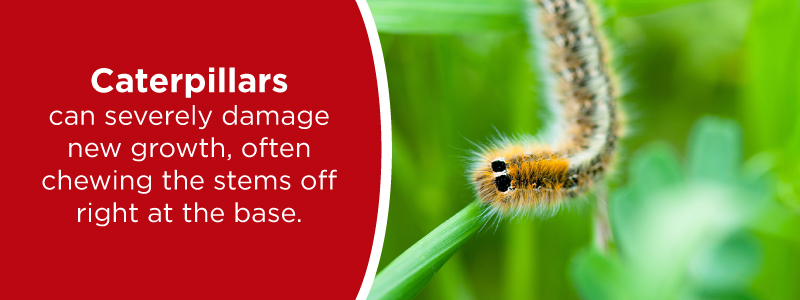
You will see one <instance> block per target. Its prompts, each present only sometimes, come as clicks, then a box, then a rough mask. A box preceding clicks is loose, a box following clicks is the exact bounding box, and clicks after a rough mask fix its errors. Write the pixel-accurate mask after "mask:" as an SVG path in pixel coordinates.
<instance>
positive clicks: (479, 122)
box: [368, 0, 800, 299]
mask: <svg viewBox="0 0 800 300" xmlns="http://www.w3.org/2000/svg"><path fill="white" fill-rule="evenodd" d="M368 3H369V6H370V9H371V11H372V13H373V16H374V18H375V22H376V24H377V26H378V30H379V31H380V33H381V34H380V37H381V46H382V48H383V53H384V57H385V60H386V70H387V75H388V80H389V90H390V98H391V110H392V127H393V140H392V142H393V172H392V189H391V204H390V208H389V220H388V225H387V230H386V238H385V243H384V247H383V254H382V256H381V263H380V266H379V271H380V270H381V269H382V268H384V267H385V266H386V265H387V264H388V263H389V262H391V261H392V260H393V259H394V258H396V257H397V256H398V255H400V254H401V253H402V252H403V251H404V250H405V249H406V248H408V247H409V246H411V245H412V244H413V243H414V242H416V241H417V240H418V239H420V238H421V237H423V236H424V235H425V234H427V233H428V232H430V231H431V230H432V229H434V228H435V227H436V226H437V225H438V224H440V223H442V222H443V221H445V220H446V219H447V218H449V217H450V216H452V215H453V214H455V213H456V212H458V211H459V210H461V209H462V208H463V207H464V206H465V205H467V204H468V203H469V202H470V201H473V200H474V196H473V193H472V191H471V188H470V187H469V185H468V182H467V180H466V177H465V175H464V171H465V168H466V164H465V163H464V161H463V159H464V157H465V156H467V155H468V153H467V150H469V149H472V148H473V146H472V145H471V144H470V143H469V142H468V141H467V139H469V140H473V141H485V140H486V138H487V137H490V136H492V135H493V134H494V133H495V131H494V127H496V128H497V130H499V131H500V132H503V133H507V134H511V133H532V134H535V133H537V132H538V130H539V129H540V128H541V125H542V124H541V122H540V120H539V119H540V118H539V117H540V116H542V114H544V113H545V112H543V110H542V109H541V107H542V105H541V101H540V98H539V95H540V94H541V87H540V86H539V85H538V83H537V82H538V81H537V80H538V79H537V76H539V74H538V73H539V71H538V70H539V68H540V67H539V66H538V65H536V64H537V63H538V58H537V56H536V54H535V53H534V49H533V48H532V47H531V43H530V40H531V38H532V35H533V34H535V33H532V32H531V31H530V30H529V28H528V26H529V25H528V24H527V22H528V21H527V18H526V14H527V13H528V9H529V8H530V6H531V5H532V4H530V3H527V2H525V1H517V0H465V1H457V0H446V1H442V0H429V1H422V0H416V1H395V0H371V1H368ZM600 6H601V7H602V9H603V12H604V14H605V18H606V21H605V23H604V29H605V30H606V32H607V36H608V37H609V38H610V40H611V41H612V44H613V49H614V54H615V55H614V59H615V64H616V69H617V70H618V73H619V75H620V77H621V79H622V81H623V82H624V85H625V88H626V90H627V93H626V94H625V96H624V97H623V99H622V101H621V102H622V103H624V105H625V107H626V112H627V115H628V117H629V119H630V127H631V129H632V132H631V134H630V135H629V136H628V138H627V139H626V140H625V141H624V143H623V146H624V153H623V156H622V157H623V160H622V161H623V164H622V165H621V166H619V168H618V170H617V172H616V173H615V174H614V176H613V179H612V183H611V185H612V197H611V201H615V200H616V199H618V198H619V199H628V198H630V199H640V200H641V201H651V202H652V203H660V202H658V201H663V202H664V203H665V205H666V206H664V207H661V206H658V205H656V206H657V207H659V208H658V210H657V211H659V212H660V211H672V212H673V215H674V218H673V219H669V218H662V217H663V216H664V214H661V213H655V214H654V217H653V218H646V219H644V220H643V218H639V220H638V221H637V220H634V221H630V220H628V219H624V218H623V219H624V220H618V219H617V218H622V217H619V216H620V215H619V214H615V213H614V212H613V211H612V216H611V218H612V220H611V222H612V224H613V225H614V227H615V234H618V235H620V234H628V235H629V236H631V237H632V238H630V239H631V240H635V239H636V238H635V237H639V239H638V240H636V242H630V243H629V244H626V245H620V247H619V248H618V249H615V250H614V251H612V253H611V254H607V255H603V254H599V253H594V252H592V250H591V247H589V245H590V244H591V238H592V219H591V217H592V207H591V205H586V206H584V207H579V208H575V209H569V210H564V211H561V212H560V213H559V214H558V215H557V216H556V217H554V218H550V219H546V220H514V221H511V222H504V223H502V224H501V225H500V226H499V227H498V228H497V229H496V230H495V229H494V228H492V229H484V230H483V231H481V232H480V233H479V234H478V236H476V237H475V238H473V239H472V240H470V241H469V242H468V243H467V244H466V245H465V246H464V247H463V248H462V249H461V250H460V251H459V252H458V253H457V254H456V255H455V256H454V257H453V258H452V259H451V260H450V261H449V262H447V264H445V265H444V267H443V268H442V269H441V270H440V272H439V273H437V274H436V276H435V277H434V278H433V279H432V280H431V282H430V283H429V284H428V286H426V287H425V289H423V290H422V292H421V293H420V294H419V295H418V296H417V299H580V298H583V299H619V297H618V295H619V294H614V293H615V292H608V293H606V292H604V290H603V289H602V288H601V289H600V290H598V289H596V286H598V285H599V286H601V287H602V286H604V287H613V288H615V289H621V290H629V289H631V288H632V287H631V286H638V287H639V288H641V287H642V286H647V283H642V282H640V281H636V280H630V278H629V279H627V280H608V281H603V280H604V279H608V278H610V277H614V275H613V274H623V273H624V274H625V275H624V276H622V275H621V276H622V277H625V276H627V277H638V276H644V277H648V276H651V277H652V278H651V281H658V279H659V278H661V277H659V276H663V274H661V275H659V274H658V273H659V271H663V270H662V269H659V268H658V267H655V266H658V265H659V264H664V263H665V261H666V258H665V256H663V255H662V256H659V254H658V253H649V252H647V251H655V250H653V249H656V248H654V247H655V246H653V245H657V244H658V243H661V244H663V245H662V246H663V247H666V248H669V247H671V246H674V247H679V245H676V244H675V243H678V244H680V243H683V242H686V243H693V244H691V245H689V244H687V245H686V247H685V249H688V250H686V251H687V252H686V253H687V254H686V255H685V257H683V256H681V257H682V258H681V259H678V260H677V262H674V261H670V262H671V263H670V264H669V266H665V267H664V268H674V269H676V270H677V271H675V273H676V274H678V276H679V277H680V280H677V281H676V282H679V283H678V284H675V285H673V286H672V287H673V289H674V290H675V291H671V292H670V293H667V292H665V293H662V294H661V297H663V298H664V299H675V298H682V299H695V298H704V299H749V298H755V299H800V200H798V199H799V198H798V197H800V155H798V154H799V153H800V2H799V1H798V0H716V1H692V0H656V1H645V0H608V1H605V2H604V3H600ZM704 115H715V116H720V117H723V118H726V119H732V120H733V121H720V120H716V119H715V120H716V121H709V122H710V123H713V124H712V125H709V126H707V127H708V128H711V129H708V130H705V131H704V130H702V129H701V130H696V131H699V132H712V133H708V134H707V135H704V134H705V133H698V135H697V136H701V137H702V136H708V137H709V138H697V137H696V138H695V141H696V142H695V144H697V145H704V146H703V147H704V148H703V149H704V150H697V151H695V152H694V153H690V152H689V151H688V150H687V149H689V148H692V147H694V146H690V145H688V144H687V143H688V141H690V140H691V139H690V132H692V130H691V128H692V126H693V124H695V123H696V121H697V120H698V119H700V118H701V117H702V116H704ZM709 122H707V123H709ZM714 124H716V125H714ZM719 124H723V125H719ZM715 126H716V127H715ZM717 127H719V128H722V129H719V130H717V131H718V134H717V136H722V137H727V136H733V138H730V139H726V138H721V139H720V140H721V142H719V143H708V142H706V143H705V144H703V142H702V141H706V140H712V141H713V140H715V138H714V137H715V135H714V133H713V132H715V131H714V130H715V129H714V128H717ZM653 143H656V144H655V146H654V145H653ZM697 147H700V146H697ZM715 147H716V148H715ZM641 148H646V149H649V150H641ZM663 153H668V154H663ZM725 153H733V154H731V155H732V156H731V157H734V158H736V159H735V160H736V161H735V162H732V163H734V164H735V165H736V166H737V167H736V169H735V170H732V169H727V167H720V165H716V166H715V165H713V164H711V165H702V163H698V161H700V162H705V161H706V159H697V157H700V158H708V159H710V160H714V159H715V158H717V157H719V156H720V155H721V156H725ZM736 153H738V154H736ZM662 154H663V155H662ZM631 157H640V159H639V161H641V162H642V163H641V164H640V165H638V166H634V164H636V163H631V161H636V159H629V158H631ZM659 157H667V158H666V159H665V160H667V161H671V160H675V161H676V162H674V163H666V164H664V165H666V166H667V167H664V168H665V169H667V170H670V168H671V167H670V166H673V165H676V166H688V167H680V168H682V169H679V170H678V171H677V172H678V173H681V172H685V173H687V174H688V175H687V176H685V178H686V179H685V184H682V185H681V187H678V188H671V189H669V190H668V191H667V192H665V193H662V194H665V195H668V196H664V195H661V194H659V195H650V194H647V195H642V194H636V193H629V191H631V190H637V189H638V188H637V187H641V186H642V183H641V182H639V183H637V182H636V179H637V178H648V176H650V175H652V174H662V173H658V172H657V171H652V170H651V169H648V168H644V167H642V166H650V162H652V161H660V160H659ZM726 157H727V156H726ZM693 159H694V162H692V160H693ZM687 161H688V165H687V163H684V162H687ZM656 165H658V163H656ZM722 165H724V164H722ZM739 165H741V167H738V166H739ZM693 166H694V167H693ZM698 166H700V167H698ZM726 166H727V165H726ZM637 168H638V169H637ZM697 168H703V169H704V170H705V171H707V172H711V173H724V174H728V173H731V174H733V173H735V174H736V175H731V176H733V177H736V178H737V179H736V180H726V181H722V180H721V181H719V182H716V183H714V184H711V183H708V184H706V181H703V180H702V179H698V178H700V177H702V176H699V177H698V176H694V175H692V174H694V173H697V172H695V171H693V169H697ZM715 168H718V170H717V169H715ZM629 169H630V170H631V172H637V171H636V170H642V171H639V172H641V173H640V174H637V175H636V176H631V174H630V172H629V171H628V170H629ZM739 169H742V170H743V171H741V174H739V173H740V172H739V171H738V170H739ZM664 172H665V173H664V174H669V171H664ZM700 173H703V172H702V171H701V172H700ZM652 176H656V177H659V176H661V175H652ZM665 176H666V175H665ZM661 177H663V176H661ZM661 177H659V178H661ZM740 177H741V178H745V177H747V178H751V177H752V178H757V179H753V180H751V181H752V182H756V181H757V182H759V183H758V184H753V186H756V185H757V186H758V187H752V188H750V184H749V183H743V182H745V181H746V180H744V179H742V180H739V178H740ZM659 180H661V179H659ZM681 180H684V179H681ZM751 181H748V182H751ZM681 182H684V181H681ZM715 184H716V185H718V186H719V187H720V188H719V189H714V191H721V192H714V191H712V192H710V193H711V195H712V196H703V195H706V192H703V191H701V192H697V191H696V189H693V188H691V187H690V186H696V185H700V186H703V188H701V189H707V187H708V186H712V185H715ZM742 186H744V189H746V190H748V191H755V192H752V193H750V192H747V191H745V192H740V191H739V189H740V188H742ZM727 194H735V195H737V197H738V198H744V199H743V200H742V201H744V202H746V203H750V202H758V201H757V200H758V199H755V198H759V199H760V198H766V199H767V200H766V201H768V202H769V203H768V204H769V205H758V208H754V207H751V206H747V205H745V206H744V208H742V207H740V206H738V204H736V203H738V202H735V201H738V200H733V199H732V198H733V197H725V196H724V195H727ZM751 194H752V195H757V196H750V198H748V197H745V196H741V195H751ZM630 195H637V196H635V197H634V196H630ZM669 195H671V196H669ZM721 195H722V196H721ZM626 197H627V198H626ZM670 197H672V198H670ZM651 198H652V199H656V200H646V199H651ZM695 198H697V199H701V200H697V201H694V202H692V201H690V202H686V203H689V204H691V205H689V206H680V205H683V204H681V203H684V202H685V201H684V200H685V199H695ZM738 198H737V199H738ZM658 199H675V201H672V200H658ZM708 199H717V200H718V199H721V200H719V201H721V202H719V203H717V202H713V201H712V202H709V203H711V204H708V203H706V202H708V201H711V200H708ZM640 200H636V201H640ZM717 200H714V201H717ZM626 201H629V202H630V201H634V200H619V202H620V203H626ZM686 201H689V200H686ZM704 201H706V202H704ZM726 201H731V202H730V203H729V202H726ZM651 202H648V203H651ZM673 202H674V203H673ZM675 203H677V204H675ZM698 203H699V204H698ZM704 203H706V204H708V205H705V206H704V205H700V204H704ZM731 203H733V204H731ZM684 204H685V203H684ZM695 204H697V205H695ZM734 204H735V205H734ZM613 205H614V204H613V203H612V210H613V209H614V207H613ZM670 205H671V206H670ZM692 205H695V206H697V207H699V210H700V213H699V214H692V213H675V212H676V211H677V212H681V211H682V210H681V209H684V208H685V207H694V206H692ZM726 205H731V207H736V208H735V209H733V208H732V209H731V210H725V209H724V207H726ZM748 205H750V204H748ZM621 207H622V208H618V209H620V210H622V211H636V210H635V209H633V208H628V207H627V206H621ZM765 207H766V208H765ZM696 210H697V208H695V210H688V211H689V212H697V211H696ZM741 210H744V211H752V212H754V213H753V214H754V216H752V217H748V218H744V217H742V218H738V217H737V218H733V217H730V216H731V215H736V214H735V213H733V212H735V211H741ZM644 211H649V213H653V212H652V210H644ZM727 211H731V213H726V212H727ZM703 213H714V215H704V214H703ZM642 214H644V215H647V213H645V212H643V213H642ZM714 216H722V217H720V218H721V220H724V222H727V223H725V224H726V226H727V227H725V228H729V229H730V230H728V229H726V230H722V231H720V230H712V231H704V230H703V229H704V228H710V227H713V226H710V225H703V224H705V223H702V222H701V223H702V224H700V223H698V224H694V223H691V224H689V225H687V226H688V227H686V226H684V227H681V226H673V225H675V224H683V223H681V222H684V221H686V220H688V219H692V220H695V219H704V218H712V219H713V218H714ZM737 216H738V215H737ZM654 219H658V220H656V221H653V220H654ZM704 220H705V219H704ZM625 222H628V223H625ZM659 222H660V223H659ZM721 222H722V221H721ZM684 223H686V222H684ZM659 224H661V225H659ZM715 224H716V223H715ZM623 225H626V226H631V227H636V228H656V227H652V226H662V227H657V228H659V229H658V230H656V229H654V230H653V231H654V232H645V233H646V234H645V235H647V233H651V234H656V233H655V232H656V231H658V232H660V233H659V234H658V235H657V236H656V239H655V240H657V243H656V242H652V241H650V240H652V236H649V237H648V238H641V236H643V234H642V233H641V232H639V233H625V232H619V227H620V226H623ZM690 225H691V226H690ZM728 225H730V226H728ZM704 226H705V227H704ZM714 228H717V227H714ZM659 230H661V231H663V232H661V231H659ZM623 231H624V230H623ZM723 231H724V232H723ZM708 232H713V233H708ZM719 232H723V233H719ZM701 233H702V234H701ZM692 234H695V235H697V234H700V236H701V237H703V238H701V239H703V240H710V241H713V242H709V243H704V244H698V243H695V242H687V241H686V240H687V239H684V238H683V237H686V236H687V235H692ZM669 236H673V238H674V239H675V240H674V241H673V240H669V239H668V237H669ZM675 236H677V238H676V237H675ZM623 238H626V237H624V236H623ZM625 241H626V243H627V241H628V240H627V239H626V240H625ZM665 241H671V242H674V243H667V244H665V243H664V242H665ZM648 243H649V244H648ZM654 243H655V244H654ZM631 245H634V246H631ZM663 247H662V248H663ZM648 249H649V250H648ZM708 249H722V250H720V251H717V250H714V251H717V252H714V251H711V250H708ZM709 251H711V252H709ZM704 253H706V254H704ZM708 253H712V254H708ZM715 253H716V254H715ZM720 253H721V254H720ZM731 253H733V254H731ZM704 255H705V256H704ZM597 256H599V257H600V258H598V257H597ZM642 257H644V259H642ZM696 257H701V258H696ZM703 257H705V258H703ZM642 261H644V262H649V263H645V264H644V265H648V266H650V267H651V269H658V270H655V271H654V270H650V269H648V268H645V267H641V265H642ZM593 262H596V263H593ZM698 266H706V268H705V269H703V268H702V267H698ZM709 266H710V267H709ZM706 269H713V270H715V271H716V272H717V273H715V274H716V275H715V274H710V275H709V274H708V272H705V273H704V272H703V271H702V270H706ZM598 270H599V271H598ZM698 270H700V271H698ZM593 272H594V273H593ZM750 273H752V276H749V275H748V274H750ZM698 274H700V275H698ZM703 274H705V275H703ZM720 274H722V275H720ZM726 274H728V275H730V274H733V275H737V274H738V275H741V276H739V277H736V276H733V275H732V276H733V277H735V278H734V279H730V278H729V277H730V276H728V277H725V276H727V275H726ZM701 275H702V276H701ZM698 276H699V277H698ZM703 276H705V277H703ZM709 276H710V277H709ZM715 276H716V277H715ZM720 276H722V277H720ZM698 278H700V279H698ZM708 278H711V279H714V280H715V281H713V282H712V281H710V280H711V279H708ZM720 278H723V279H720ZM725 278H728V279H725ZM726 280H727V281H726ZM719 282H723V283H724V284H723V283H719ZM651 284H652V282H651ZM709 286H710V287H711V288H709ZM687 287H688V288H689V289H692V290H693V291H697V290H702V291H708V290H714V291H715V292H714V293H706V292H702V293H699V292H698V293H694V294H692V293H689V292H686V291H685V289H687ZM662 288H663V287H662ZM656 290H657V289H656ZM733 290H736V291H733ZM739 290H744V292H741V291H739ZM673 292H674V293H673ZM740 292H741V293H740ZM604 293H606V294H607V295H606V296H605V298H604V296H603V295H601V294H604ZM623 294H626V295H628V297H629V298H630V299H641V297H650V296H645V295H646V294H642V293H638V294H637V293H633V292H631V293H623ZM631 295H634V296H631ZM635 295H638V296H635ZM676 295H677V296H676ZM698 295H700V296H698ZM650 299H655V298H650Z"/></svg>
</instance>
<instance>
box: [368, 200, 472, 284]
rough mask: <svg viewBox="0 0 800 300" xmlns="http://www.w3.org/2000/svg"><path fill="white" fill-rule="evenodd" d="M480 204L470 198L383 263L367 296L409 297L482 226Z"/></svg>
mask: <svg viewBox="0 0 800 300" xmlns="http://www.w3.org/2000/svg"><path fill="white" fill-rule="evenodd" d="M480 212H481V207H480V205H479V204H478V203H477V202H475V201H473V202H472V203H470V204H469V205H467V207H465V208H464V209H462V210H461V211H460V212H459V213H457V214H456V215H455V216H453V217H451V218H450V219H448V220H447V221H445V222H444V223H442V224H441V225H439V227H436V229H434V230H433V231H431V233H429V234H428V235H426V236H425V237H423V238H422V239H420V240H419V241H417V242H416V243H415V244H414V245H413V246H411V247H410V248H408V250H406V251H405V252H403V254H401V255H400V256H398V257H397V258H396V259H395V260H394V261H392V263H390V264H389V265H388V266H386V268H385V269H383V270H382V271H381V272H380V273H379V274H378V275H377V276H376V277H375V281H374V282H373V284H372V289H371V290H370V293H369V297H368V299H411V298H413V297H414V296H416V295H417V293H419V291H421V290H422V288H423V287H425V284H427V283H428V281H430V280H431V278H433V275H434V274H436V272H437V271H438V270H439V269H440V268H441V267H442V265H444V263H445V262H447V260H448V259H450V257H451V256H453V254H454V253H455V252H456V250H458V249H459V248H460V247H461V245H463V244H464V243H465V242H466V241H467V240H468V239H469V238H470V237H472V235H474V234H475V233H476V232H477V231H478V229H480V227H481V226H483V225H484V222H483V220H482V219H481V218H480V216H479V215H480Z"/></svg>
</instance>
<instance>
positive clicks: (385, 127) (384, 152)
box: [356, 0, 392, 300]
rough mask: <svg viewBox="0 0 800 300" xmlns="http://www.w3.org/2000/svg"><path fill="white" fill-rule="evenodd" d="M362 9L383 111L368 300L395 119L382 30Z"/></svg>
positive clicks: (363, 4)
mask: <svg viewBox="0 0 800 300" xmlns="http://www.w3.org/2000/svg"><path fill="white" fill-rule="evenodd" d="M356 4H358V9H359V10H360V11H361V18H363V19H364V27H366V28H367V35H368V36H369V45H370V47H371V48H372V61H373V63H374V64H375V78H376V79H377V81H378V101H379V102H380V111H381V190H380V198H379V203H378V219H377V221H376V222H375V237H374V239H373V240H372V252H371V253H370V255H369V264H368V265H367V272H366V273H365V274H364V280H363V281H362V282H361V289H359V290H358V296H356V299H358V300H366V299H367V296H368V295H369V290H370V289H371V288H372V282H373V281H374V280H375V273H377V271H378V263H379V262H380V260H381V251H382V250H383V238H384V235H385V234H386V219H387V218H388V216H389V189H390V188H391V183H392V182H391V180H392V115H391V113H390V111H389V82H388V81H387V80H386V65H385V64H384V62H383V52H382V50H381V41H380V38H379V37H378V29H377V27H375V20H374V19H373V18H372V13H371V12H370V10H369V6H368V5H367V1H366V0H356Z"/></svg>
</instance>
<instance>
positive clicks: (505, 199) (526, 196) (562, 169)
mask: <svg viewBox="0 0 800 300" xmlns="http://www.w3.org/2000/svg"><path fill="white" fill-rule="evenodd" d="M483 157H484V158H485V159H483V160H481V161H479V162H476V164H475V169H474V171H473V173H472V180H473V184H474V186H475V191H476V193H477V194H478V198H479V199H480V201H481V202H483V203H484V204H488V205H490V206H492V207H493V208H494V209H495V211H497V212H500V213H502V214H506V213H507V212H509V211H510V210H517V209H521V210H529V209H533V208H539V207H542V206H543V205H546V204H558V203H556V202H558V201H561V200H562V198H563V190H564V185H565V183H566V182H567V171H568V169H569V163H568V161H567V159H566V158H564V157H563V156H562V155H560V154H557V153H553V152H551V151H549V150H543V149H540V150H538V151H535V152H534V153H524V152H522V151H519V150H518V149H514V148H511V149H504V150H501V151H498V152H497V153H492V154H490V155H484V156H483Z"/></svg>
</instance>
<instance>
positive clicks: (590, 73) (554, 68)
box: [468, 0, 622, 218]
mask: <svg viewBox="0 0 800 300" xmlns="http://www.w3.org/2000/svg"><path fill="white" fill-rule="evenodd" d="M535 1H536V4H537V6H538V9H537V19H538V20H537V21H536V22H537V23H538V24H536V25H538V27H540V28H539V29H540V30H538V32H537V33H538V34H541V35H542V37H543V38H544V40H545V45H546V46H545V48H546V49H542V50H545V51H543V52H546V54H545V55H546V56H545V58H546V59H545V61H547V62H548V65H549V71H550V72H549V73H551V74H550V84H549V85H548V87H547V88H549V89H550V90H549V92H550V94H552V96H551V98H552V99H549V101H551V105H550V106H551V107H552V110H553V114H554V115H555V119H554V120H553V121H554V122H553V124H552V128H551V131H552V132H550V133H549V134H546V135H542V136H538V137H534V136H515V137H499V138H496V139H494V140H493V141H491V142H490V143H489V144H487V145H483V146H479V149H478V151H475V152H474V159H473V163H472V169H471V171H470V172H469V173H468V174H469V177H470V179H471V181H472V184H473V186H474V189H475V192H476V194H477V196H478V199H479V201H480V202H482V203H483V204H485V205H486V207H487V209H486V212H485V215H487V216H489V217H491V216H498V217H500V218H502V217H505V216H516V215H528V214H534V215H539V216H541V215H548V214H553V213H555V212H556V211H557V210H558V208H559V207H560V206H562V205H563V204H565V203H566V202H568V201H570V200H572V199H575V198H579V197H580V196H583V195H585V194H586V193H587V192H588V191H590V190H591V189H592V188H593V187H594V186H595V185H596V183H597V182H598V181H601V180H602V179H603V178H604V177H605V174H606V173H608V169H609V168H610V167H611V166H612V165H613V161H614V159H615V153H616V148H617V142H618V140H619V137H620V135H621V130H622V126H621V122H620V118H621V113H620V112H619V111H618V107H617V103H616V101H617V98H618V87H617V86H618V85H617V83H616V78H615V76H614V75H613V74H612V72H611V69H610V60H609V59H610V58H609V56H610V55H609V53H608V52H609V51H608V50H607V47H606V41H605V39H604V36H603V34H602V32H601V31H600V29H599V27H598V23H597V22H598V20H597V19H598V17H597V14H595V8H594V6H593V5H592V3H590V2H588V1H589V0H535Z"/></svg>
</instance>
